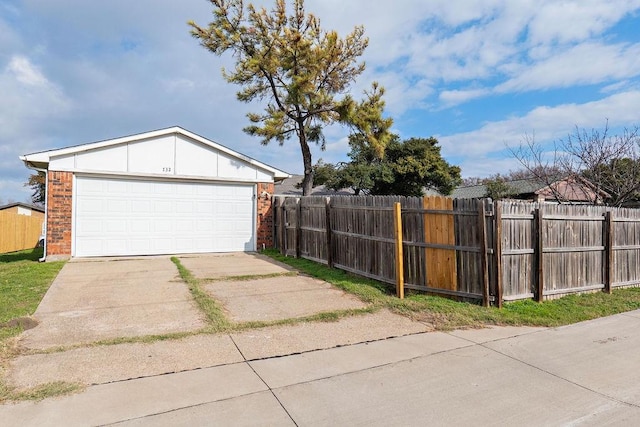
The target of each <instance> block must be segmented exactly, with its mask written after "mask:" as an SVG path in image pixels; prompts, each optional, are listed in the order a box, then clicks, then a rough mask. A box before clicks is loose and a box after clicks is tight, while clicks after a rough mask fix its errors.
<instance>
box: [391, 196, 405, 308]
mask: <svg viewBox="0 0 640 427" xmlns="http://www.w3.org/2000/svg"><path fill="white" fill-rule="evenodd" d="M393 208H394V209H393V220H394V225H395V227H394V228H395V230H394V231H395V238H396V294H397V296H398V298H400V299H404V264H403V253H402V207H401V206H400V203H399V202H396V203H395V204H394V206H393Z"/></svg>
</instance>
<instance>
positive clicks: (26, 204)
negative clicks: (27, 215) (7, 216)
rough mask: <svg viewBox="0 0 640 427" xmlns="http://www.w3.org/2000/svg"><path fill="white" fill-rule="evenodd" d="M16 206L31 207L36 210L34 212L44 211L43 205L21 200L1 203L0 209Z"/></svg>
mask: <svg viewBox="0 0 640 427" xmlns="http://www.w3.org/2000/svg"><path fill="white" fill-rule="evenodd" d="M16 206H18V207H21V208H25V209H31V210H33V211H36V212H42V213H44V208H43V207H40V206H36V205H31V204H29V203H22V202H17V203H9V204H7V205H2V206H0V211H3V210H5V209H11V208H14V207H16Z"/></svg>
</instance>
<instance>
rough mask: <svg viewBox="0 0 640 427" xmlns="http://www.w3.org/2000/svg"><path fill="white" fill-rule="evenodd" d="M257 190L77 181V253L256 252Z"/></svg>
mask: <svg viewBox="0 0 640 427" xmlns="http://www.w3.org/2000/svg"><path fill="white" fill-rule="evenodd" d="M253 189H254V186H253V185H243V184H218V183H216V184H212V183H193V182H167V181H139V180H128V179H113V178H93V177H91V178H90V177H77V179H76V185H75V191H74V198H75V209H74V213H75V214H74V222H75V223H74V226H75V227H74V236H75V238H74V254H75V256H78V257H83V256H108V255H159V254H179V253H198V252H238V251H253V250H255V239H254V219H255V214H254V213H255V202H254V201H253Z"/></svg>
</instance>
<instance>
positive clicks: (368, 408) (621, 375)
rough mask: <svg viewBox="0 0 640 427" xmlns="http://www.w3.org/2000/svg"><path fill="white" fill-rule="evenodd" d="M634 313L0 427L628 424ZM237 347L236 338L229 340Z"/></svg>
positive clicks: (636, 386) (244, 378) (205, 378)
mask: <svg viewBox="0 0 640 427" xmlns="http://www.w3.org/2000/svg"><path fill="white" fill-rule="evenodd" d="M639 328H640V311H635V312H630V313H625V314H621V315H617V316H612V317H608V318H602V319H598V320H594V321H589V322H584V323H580V324H576V325H572V326H567V327H562V328H557V329H541V328H491V329H482V330H466V331H453V332H451V333H441V332H431V333H420V334H415V335H409V336H404V337H398V338H390V339H386V340H380V341H374V342H369V343H361V344H355V345H348V346H342V347H336V348H331V349H326V350H319V351H309V352H303V353H299V354H292V355H289V356H284V357H275V358H257V359H252V358H251V357H247V355H243V357H242V361H238V362H230V363H228V364H224V365H220V366H215V367H209V368H203V369H196V370H191V371H186V372H181V373H176V374H171V375H159V376H153V377H148V378H142V379H136V380H129V381H121V382H114V383H110V384H102V385H97V386H92V387H89V388H88V389H87V390H86V391H85V392H83V393H80V394H77V395H73V396H67V397H61V398H55V399H48V400H45V401H42V402H38V403H30V402H22V403H18V404H10V405H4V406H0V420H3V422H5V423H7V424H8V425H25V426H28V425H38V426H41V425H67V426H72V425H110V424H115V423H117V424H118V425H257V424H259V425H300V426H307V425H365V424H366V425H425V424H428V425H501V426H502V425H519V426H520V425H594V426H595V425H631V424H635V423H637V420H638V419H640V370H638V369H637V368H638V362H639V360H638V355H639V354H640V334H639V333H638V332H637V331H638V329H639ZM230 339H231V340H233V341H234V342H235V341H236V337H234V336H231V337H230Z"/></svg>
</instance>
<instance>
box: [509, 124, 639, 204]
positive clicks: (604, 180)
mask: <svg viewBox="0 0 640 427" xmlns="http://www.w3.org/2000/svg"><path fill="white" fill-rule="evenodd" d="M510 150H511V153H512V154H513V156H514V157H515V158H516V159H518V161H519V162H520V164H522V166H523V167H524V168H525V169H526V170H527V171H528V172H529V173H530V174H531V175H532V176H533V177H534V178H536V179H538V180H540V181H541V182H543V183H544V184H546V185H547V186H548V188H549V190H550V191H551V193H552V194H553V196H554V198H555V199H556V200H557V201H558V202H561V203H565V202H567V201H568V199H567V194H566V187H565V186H562V185H558V181H559V179H564V180H569V181H570V183H571V188H572V190H573V191H581V192H582V194H583V195H584V196H585V198H586V199H588V200H590V201H591V202H592V203H594V204H595V203H601V202H602V201H605V202H606V203H607V204H609V205H612V206H622V205H623V204H625V203H626V202H628V201H631V200H634V199H635V198H637V197H638V193H639V192H640V128H639V127H638V126H635V127H633V128H632V129H627V128H625V129H624V130H623V131H622V133H620V134H615V135H611V134H610V130H609V123H608V121H607V122H606V123H605V126H604V128H603V129H602V130H597V129H591V130H590V131H587V130H586V129H580V128H578V127H577V126H576V128H575V130H574V132H573V133H571V134H569V135H567V137H566V138H563V139H560V140H558V141H555V142H554V146H553V150H552V151H551V152H548V151H546V150H545V148H544V147H543V145H542V144H540V143H538V142H537V141H536V140H535V135H525V136H524V138H523V141H522V142H521V144H520V146H519V147H518V148H515V149H514V148H510Z"/></svg>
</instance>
